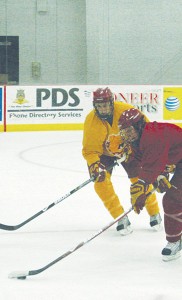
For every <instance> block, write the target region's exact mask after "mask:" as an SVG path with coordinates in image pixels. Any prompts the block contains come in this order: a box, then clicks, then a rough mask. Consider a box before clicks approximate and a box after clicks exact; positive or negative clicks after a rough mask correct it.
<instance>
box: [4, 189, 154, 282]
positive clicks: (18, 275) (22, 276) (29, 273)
mask: <svg viewBox="0 0 182 300" xmlns="http://www.w3.org/2000/svg"><path fill="white" fill-rule="evenodd" d="M154 191H155V188H153V189H152V190H151V191H150V192H149V193H148V194H147V197H149V196H150V195H151V194H152V193H154ZM132 210H133V207H131V208H130V209H129V210H128V211H127V212H126V213H124V214H122V215H120V216H119V217H118V218H116V219H115V220H113V221H112V222H110V223H109V224H108V225H106V226H104V227H103V228H102V229H100V230H99V231H98V232H96V233H95V234H94V235H92V236H91V237H89V238H88V239H86V240H85V241H82V242H80V243H79V244H78V245H76V246H75V247H73V248H71V249H70V250H68V251H66V252H65V253H64V254H62V255H61V256H59V257H58V258H56V259H55V260H53V261H51V262H50V263H48V264H47V265H45V266H44V267H42V268H40V269H36V270H30V271H14V272H12V273H10V274H9V276H8V277H9V278H19V279H25V278H26V277H27V276H33V275H37V274H39V273H42V272H43V271H45V270H47V269H48V268H50V267H51V266H53V265H54V264H56V263H57V262H59V261H60V260H62V259H64V258H65V257H67V256H69V255H70V254H72V253H73V252H75V251H76V250H78V249H80V248H81V247H83V246H84V245H86V244H88V243H89V242H90V241H92V240H93V239H95V238H96V237H97V236H99V235H100V234H102V233H103V232H104V231H106V230H107V229H109V228H110V227H111V226H113V225H114V224H115V223H117V222H118V221H120V220H121V219H123V218H124V217H125V216H127V215H128V214H129V213H130V212H131V211H132Z"/></svg>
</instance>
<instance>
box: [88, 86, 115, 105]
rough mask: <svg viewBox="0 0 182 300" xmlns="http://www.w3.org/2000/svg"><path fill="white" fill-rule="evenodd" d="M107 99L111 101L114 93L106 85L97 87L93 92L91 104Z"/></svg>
mask: <svg viewBox="0 0 182 300" xmlns="http://www.w3.org/2000/svg"><path fill="white" fill-rule="evenodd" d="M107 101H111V102H112V103H113V101H114V95H113V93H112V92H111V90H110V89H109V88H108V87H106V88H98V89H97V90H96V91H94V92H93V104H95V103H103V102H107Z"/></svg>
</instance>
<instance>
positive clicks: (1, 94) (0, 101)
mask: <svg viewBox="0 0 182 300" xmlns="http://www.w3.org/2000/svg"><path fill="white" fill-rule="evenodd" d="M2 97H3V89H2V87H0V122H1V121H2V110H3V108H2V103H3V100H2Z"/></svg>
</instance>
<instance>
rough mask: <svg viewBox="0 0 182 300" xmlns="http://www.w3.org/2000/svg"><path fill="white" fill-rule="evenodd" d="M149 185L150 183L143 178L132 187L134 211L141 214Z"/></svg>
mask: <svg viewBox="0 0 182 300" xmlns="http://www.w3.org/2000/svg"><path fill="white" fill-rule="evenodd" d="M148 187H149V185H148V184H147V183H146V182H145V181H143V180H141V179H139V180H138V181H137V182H136V183H134V184H132V185H131V187H130V195H131V203H132V206H133V208H134V211H135V212H136V213H137V214H139V213H140V211H141V210H142V209H143V208H144V206H145V201H146V199H147V196H146V192H147V190H148Z"/></svg>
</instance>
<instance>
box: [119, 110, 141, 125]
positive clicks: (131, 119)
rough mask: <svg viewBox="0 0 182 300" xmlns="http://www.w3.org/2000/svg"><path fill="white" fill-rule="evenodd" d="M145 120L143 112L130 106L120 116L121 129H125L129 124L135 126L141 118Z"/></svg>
mask: <svg viewBox="0 0 182 300" xmlns="http://www.w3.org/2000/svg"><path fill="white" fill-rule="evenodd" d="M141 119H142V120H143V114H142V113H141V112H140V111H139V110H138V109H136V108H130V109H127V110H125V111H124V112H123V113H122V115H121V116H120V118H119V121H118V126H119V129H120V130H122V129H125V128H127V127H129V126H134V125H135V124H136V123H138V122H139V121H140V120H141Z"/></svg>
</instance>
